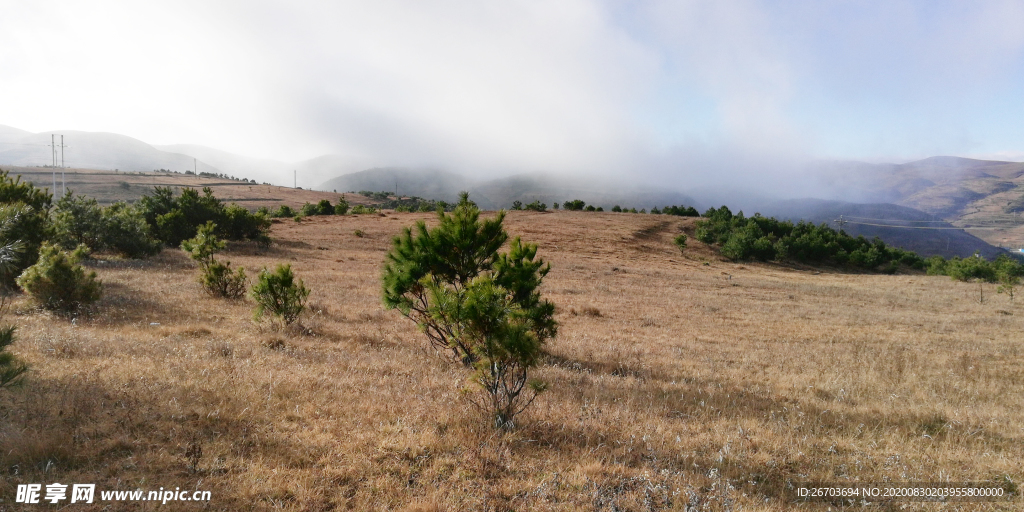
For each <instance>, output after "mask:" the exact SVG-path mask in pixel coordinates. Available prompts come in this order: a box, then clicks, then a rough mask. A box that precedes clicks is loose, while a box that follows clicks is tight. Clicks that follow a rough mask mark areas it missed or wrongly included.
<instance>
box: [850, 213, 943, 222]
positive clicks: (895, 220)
mask: <svg viewBox="0 0 1024 512" xmlns="http://www.w3.org/2000/svg"><path fill="white" fill-rule="evenodd" d="M845 217H846V218H847V219H858V220H877V221H882V222H931V223H935V222H946V221H944V220H909V219H875V218H872V217H854V216H852V215H846V216H845Z"/></svg>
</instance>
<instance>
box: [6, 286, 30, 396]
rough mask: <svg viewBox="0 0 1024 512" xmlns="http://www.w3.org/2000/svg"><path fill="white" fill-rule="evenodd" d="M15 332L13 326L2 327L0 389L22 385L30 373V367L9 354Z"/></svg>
mask: <svg viewBox="0 0 1024 512" xmlns="http://www.w3.org/2000/svg"><path fill="white" fill-rule="evenodd" d="M5 306H6V304H3V305H0V307H5ZM14 331H15V327H14V326H13V325H8V326H5V327H0V389H3V388H9V387H14V386H17V385H19V384H21V382H22V379H23V378H24V376H25V373H26V372H27V371H28V366H26V365H25V363H22V362H21V361H20V360H18V358H16V357H14V354H11V353H10V352H7V347H9V346H10V345H11V344H12V343H14V341H15V337H14Z"/></svg>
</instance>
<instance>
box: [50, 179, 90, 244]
mask: <svg viewBox="0 0 1024 512" xmlns="http://www.w3.org/2000/svg"><path fill="white" fill-rule="evenodd" d="M50 221H51V223H52V225H53V240H54V241H55V242H56V243H57V244H58V245H60V246H61V247H62V248H64V249H67V250H73V249H74V248H75V247H78V246H79V245H81V244H85V245H87V246H89V247H90V248H93V249H99V246H100V239H101V238H102V237H103V208H102V207H101V206H100V205H99V203H97V202H96V199H93V198H90V197H85V196H79V195H75V194H74V192H73V191H68V192H67V193H66V194H64V196H63V197H61V198H60V200H59V201H57V204H56V205H55V206H54V208H53V210H52V211H51V212H50Z"/></svg>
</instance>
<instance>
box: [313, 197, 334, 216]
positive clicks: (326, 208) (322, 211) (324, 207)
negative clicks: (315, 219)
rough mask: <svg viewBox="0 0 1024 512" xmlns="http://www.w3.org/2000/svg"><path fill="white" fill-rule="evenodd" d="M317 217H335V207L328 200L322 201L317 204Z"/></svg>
mask: <svg viewBox="0 0 1024 512" xmlns="http://www.w3.org/2000/svg"><path fill="white" fill-rule="evenodd" d="M316 210H317V211H316V213H317V215H334V205H333V204H331V202H330V201H328V200H326V199H321V200H320V202H319V203H317V204H316Z"/></svg>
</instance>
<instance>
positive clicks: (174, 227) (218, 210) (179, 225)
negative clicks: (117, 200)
mask: <svg viewBox="0 0 1024 512" xmlns="http://www.w3.org/2000/svg"><path fill="white" fill-rule="evenodd" d="M133 207H134V208H137V209H138V211H139V212H140V213H141V214H142V216H143V218H144V219H145V221H146V224H148V225H149V227H150V230H151V233H152V234H153V236H154V237H155V238H156V239H158V240H160V241H161V242H163V243H165V244H167V245H170V246H175V247H176V246H178V245H180V244H181V242H182V241H184V240H187V239H189V238H192V237H194V236H196V233H197V232H198V230H199V226H203V225H205V224H206V223H207V222H213V223H214V224H216V225H217V229H218V233H217V234H218V236H221V237H223V238H226V239H228V240H253V241H257V242H260V243H264V244H266V243H269V242H270V239H269V238H268V235H267V233H268V232H269V231H270V219H269V217H267V215H266V214H264V213H261V212H257V213H252V212H250V211H249V210H248V209H246V208H244V207H242V206H239V205H237V204H234V203H232V204H230V205H227V206H225V205H224V203H223V202H222V201H221V200H220V199H217V198H216V197H215V196H214V195H213V190H212V189H210V188H209V187H204V188H203V193H202V194H200V193H199V192H198V191H197V190H195V189H193V188H184V189H182V190H181V194H180V195H178V196H177V197H175V195H174V190H173V189H172V188H171V187H155V188H154V190H153V194H152V195H146V196H143V197H142V199H140V200H139V201H138V202H137V203H135V204H134V205H133Z"/></svg>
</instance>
